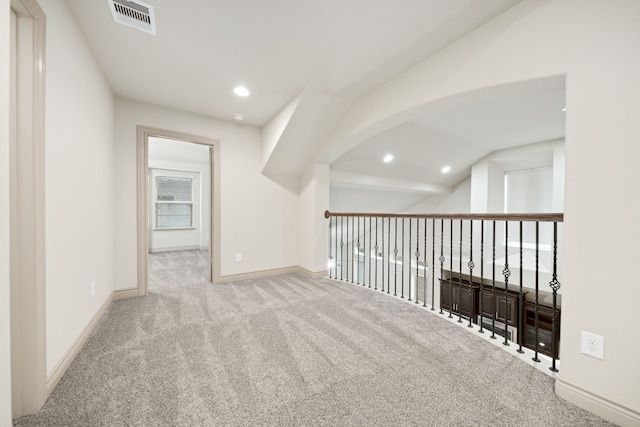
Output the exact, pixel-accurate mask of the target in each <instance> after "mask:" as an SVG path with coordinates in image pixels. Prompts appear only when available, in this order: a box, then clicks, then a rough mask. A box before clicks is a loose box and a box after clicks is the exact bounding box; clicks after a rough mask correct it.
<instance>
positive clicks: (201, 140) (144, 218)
mask: <svg viewBox="0 0 640 427" xmlns="http://www.w3.org/2000/svg"><path fill="white" fill-rule="evenodd" d="M150 137H156V138H164V139H174V140H177V141H184V142H190V143H193V144H200V145H205V146H208V147H210V148H209V179H210V181H211V182H210V191H211V194H210V197H209V203H210V206H209V234H210V237H209V265H210V269H209V279H210V280H211V282H212V283H215V282H217V281H219V278H220V141H219V140H217V139H212V138H207V137H203V136H198V135H191V134H187V133H183V132H176V131H170V130H165V129H157V128H151V127H146V126H138V127H137V168H136V169H137V170H136V176H137V215H138V219H137V222H138V225H137V227H138V289H137V295H138V296H143V295H147V292H148V291H149V277H148V276H149V275H148V268H149V266H148V261H147V260H148V255H149V226H148V221H149V138H150Z"/></svg>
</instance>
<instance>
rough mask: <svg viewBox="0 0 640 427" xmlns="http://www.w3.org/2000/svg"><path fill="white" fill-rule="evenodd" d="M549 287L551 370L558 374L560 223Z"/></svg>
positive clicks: (556, 226) (555, 227) (556, 228)
mask: <svg viewBox="0 0 640 427" xmlns="http://www.w3.org/2000/svg"><path fill="white" fill-rule="evenodd" d="M549 286H551V289H552V290H553V315H552V317H551V367H550V368H549V369H550V370H551V371H553V372H558V369H557V368H556V352H557V350H558V349H557V348H556V334H557V332H558V329H557V328H558V325H557V321H558V319H557V317H558V313H557V311H558V289H560V282H559V281H558V223H557V222H554V223H553V276H551V282H549Z"/></svg>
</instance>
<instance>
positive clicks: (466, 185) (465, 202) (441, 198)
mask: <svg viewBox="0 0 640 427" xmlns="http://www.w3.org/2000/svg"><path fill="white" fill-rule="evenodd" d="M470 203H471V178H470V177H469V178H467V179H465V180H464V181H462V182H461V183H459V184H458V185H456V186H455V187H454V188H453V191H452V192H451V193H449V194H438V195H435V196H430V197H427V198H426V199H424V200H423V201H421V202H420V203H418V204H416V205H414V206H412V207H411V208H410V209H407V211H406V213H469V212H470Z"/></svg>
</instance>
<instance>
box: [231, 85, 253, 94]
mask: <svg viewBox="0 0 640 427" xmlns="http://www.w3.org/2000/svg"><path fill="white" fill-rule="evenodd" d="M233 93H235V94H236V95H238V96H249V94H250V93H251V92H249V89H247V88H246V87H244V86H238V87H237V88H235V89H234V90H233Z"/></svg>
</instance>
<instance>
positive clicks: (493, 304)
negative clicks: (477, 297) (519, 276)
mask: <svg viewBox="0 0 640 427" xmlns="http://www.w3.org/2000/svg"><path fill="white" fill-rule="evenodd" d="M491 232H492V233H493V241H492V243H493V247H492V255H491V257H492V259H491V264H492V266H493V271H492V274H491V336H490V337H489V338H491V339H492V340H495V339H496V308H497V304H496V222H495V221H493V229H492V230H491Z"/></svg>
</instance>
